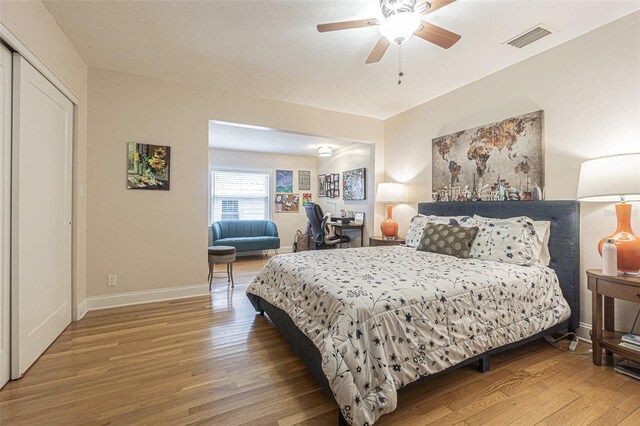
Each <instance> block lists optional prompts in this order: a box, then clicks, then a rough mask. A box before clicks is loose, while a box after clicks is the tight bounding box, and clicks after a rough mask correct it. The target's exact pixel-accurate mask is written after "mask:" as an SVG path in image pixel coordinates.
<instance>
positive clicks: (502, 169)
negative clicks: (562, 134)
mask: <svg viewBox="0 0 640 426" xmlns="http://www.w3.org/2000/svg"><path fill="white" fill-rule="evenodd" d="M543 148H544V111H536V112H532V113H529V114H524V115H519V116H517V117H512V118H507V119H506V120H502V121H500V122H497V123H491V124H487V125H484V126H479V127H475V128H473V129H468V130H462V131H460V132H456V133H452V134H450V135H446V136H441V137H438V138H435V139H433V141H432V182H433V187H432V196H433V201H528V200H541V199H543V194H544V192H543V190H544V156H543Z"/></svg>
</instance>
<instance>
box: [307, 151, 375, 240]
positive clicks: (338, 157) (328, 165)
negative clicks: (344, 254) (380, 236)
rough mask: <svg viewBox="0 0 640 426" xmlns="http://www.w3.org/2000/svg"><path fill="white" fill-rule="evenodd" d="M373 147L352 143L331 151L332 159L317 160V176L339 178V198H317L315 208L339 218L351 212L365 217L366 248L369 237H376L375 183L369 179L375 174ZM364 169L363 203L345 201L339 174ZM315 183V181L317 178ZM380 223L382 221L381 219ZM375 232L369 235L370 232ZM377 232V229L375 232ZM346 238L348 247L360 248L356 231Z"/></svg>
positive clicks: (349, 233)
mask: <svg viewBox="0 0 640 426" xmlns="http://www.w3.org/2000/svg"><path fill="white" fill-rule="evenodd" d="M373 151H374V150H373V145H370V144H363V143H355V144H351V145H349V146H345V147H343V148H339V149H336V150H334V151H333V155H332V156H331V157H318V162H317V164H318V174H325V175H327V174H331V173H338V174H339V175H340V198H329V197H323V198H318V204H320V207H322V210H323V211H324V212H325V213H328V212H331V213H336V214H337V215H339V214H340V210H341V209H344V210H352V211H354V212H364V213H365V221H366V223H365V228H364V230H363V232H364V245H368V241H369V238H368V236H369V235H373V234H375V233H376V232H375V229H374V223H378V222H375V221H374V217H373V212H374V210H375V204H374V199H375V191H374V188H375V182H374V179H372V178H371V173H372V172H373V171H374V163H375V158H374V154H373ZM361 167H364V168H366V169H367V172H366V173H367V176H366V177H367V194H366V197H367V199H366V200H363V201H344V200H343V199H342V196H343V193H342V173H343V172H345V171H347V170H353V169H359V168H361ZM315 177H316V180H317V176H315ZM381 220H382V219H381ZM372 229H374V231H373V232H372V231H371V230H372ZM376 229H377V228H376ZM345 235H348V236H349V237H351V240H352V241H353V243H352V244H351V247H357V246H359V245H360V234H359V233H358V232H357V231H350V232H347V231H345Z"/></svg>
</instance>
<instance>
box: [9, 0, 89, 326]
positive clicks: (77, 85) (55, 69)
mask: <svg viewBox="0 0 640 426" xmlns="http://www.w3.org/2000/svg"><path fill="white" fill-rule="evenodd" d="M0 22H2V24H3V25H4V26H5V27H6V28H7V29H8V30H9V31H10V32H11V33H12V34H13V35H14V36H15V37H16V38H17V39H18V40H20V42H21V43H22V44H23V45H25V46H26V48H27V49H28V50H29V51H30V52H31V53H33V54H34V55H35V56H36V57H37V58H38V60H39V61H40V62H42V63H43V64H44V65H45V66H46V67H47V68H48V69H49V71H51V72H52V73H53V74H54V75H55V76H56V77H57V78H58V79H59V80H60V81H61V82H62V83H63V84H64V85H65V86H66V88H67V89H68V90H69V91H71V92H72V93H73V95H74V96H75V97H76V98H77V99H78V104H77V105H76V108H75V117H74V153H73V156H74V159H73V175H74V176H73V185H74V188H73V216H74V225H73V290H74V291H73V298H74V303H73V304H74V305H75V306H78V305H80V304H81V303H82V302H83V301H84V299H85V297H86V198H85V197H84V196H81V190H82V191H84V189H85V188H86V170H87V168H86V156H87V70H88V69H87V65H86V64H85V63H84V61H83V60H82V58H81V57H80V55H78V53H77V52H76V50H75V48H74V47H73V46H72V45H71V43H70V42H69V40H68V39H67V37H66V36H65V34H64V33H63V32H62V30H61V29H60V27H58V25H57V23H56V21H55V20H54V19H53V17H52V16H51V15H50V14H49V12H48V11H47V9H46V8H45V6H44V5H43V4H42V3H41V2H40V1H5V0H3V1H2V2H1V3H0ZM75 315H76V312H74V316H75Z"/></svg>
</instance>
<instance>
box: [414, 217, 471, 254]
mask: <svg viewBox="0 0 640 426" xmlns="http://www.w3.org/2000/svg"><path fill="white" fill-rule="evenodd" d="M463 218H464V219H469V217H468V216H433V215H423V214H419V215H416V216H414V217H412V218H411V222H410V223H409V231H408V232H407V238H406V245H407V247H418V244H420V238H421V237H422V232H423V231H424V227H425V226H426V225H427V223H442V224H445V225H458V222H459V221H460V220H461V219H463Z"/></svg>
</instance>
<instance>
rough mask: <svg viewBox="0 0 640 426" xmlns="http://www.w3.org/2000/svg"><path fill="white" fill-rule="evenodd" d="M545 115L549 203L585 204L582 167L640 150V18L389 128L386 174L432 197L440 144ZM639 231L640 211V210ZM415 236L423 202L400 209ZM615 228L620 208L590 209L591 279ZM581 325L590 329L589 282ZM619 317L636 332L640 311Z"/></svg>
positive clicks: (587, 252) (586, 258)
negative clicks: (580, 196)
mask: <svg viewBox="0 0 640 426" xmlns="http://www.w3.org/2000/svg"><path fill="white" fill-rule="evenodd" d="M540 109H542V110H544V111H545V144H546V147H545V174H546V183H545V193H546V198H547V199H550V200H552V199H569V200H572V199H575V197H576V189H577V183H578V174H579V168H580V163H581V162H582V161H583V160H585V159H589V158H594V157H598V156H602V155H608V154H617V153H624V152H639V151H640V13H634V14H632V15H629V16H627V17H624V18H622V19H620V20H618V21H615V22H613V23H611V24H609V25H606V26H604V27H602V28H600V29H598V30H596V31H593V32H591V33H588V34H586V35H584V36H581V37H579V38H577V39H575V40H573V41H570V42H568V43H566V44H563V45H561V46H558V47H556V48H554V49H551V50H549V51H546V52H544V53H541V54H539V55H537V56H535V57H533V58H531V59H528V60H526V61H524V62H521V63H519V64H516V65H514V66H511V67H509V68H507V69H505V70H503V71H500V72H497V73H495V74H493V75H490V76H488V77H486V78H483V79H482V80H479V81H477V82H474V83H472V84H469V85H468V86H465V87H462V88H460V89H458V90H455V91H453V92H451V93H449V94H447V95H444V96H442V97H439V98H437V99H434V100H432V101H429V102H427V103H424V104H422V105H420V106H418V107H416V108H413V109H411V110H409V111H407V112H404V113H402V114H399V115H397V116H395V117H393V118H391V119H389V120H387V121H386V122H385V161H384V164H385V172H386V174H387V175H388V177H389V178H390V179H392V180H396V181H400V182H408V183H410V184H411V186H410V194H411V196H412V201H421V200H429V199H430V198H431V169H430V164H431V139H432V138H434V137H436V136H442V135H446V134H449V133H452V132H454V131H458V130H464V129H468V128H472V127H475V126H478V125H481V124H485V123H490V122H494V121H498V120H501V119H504V118H507V117H512V116H515V115H519V114H523V113H527V112H532V111H537V110H540ZM634 209H635V213H634V221H635V229H636V230H638V225H640V220H638V217H639V216H640V205H635V206H634ZM395 212H396V216H397V220H398V221H399V223H400V224H401V228H400V229H401V231H400V232H401V233H404V232H406V229H407V224H408V221H409V219H410V217H411V216H412V215H413V214H414V213H415V204H413V205H403V206H399V207H398V208H397V209H396V210H395ZM614 228H615V217H614V211H613V205H607V204H593V203H582V227H581V230H582V232H581V234H582V237H581V244H582V250H581V251H582V255H581V265H582V271H584V270H585V269H586V268H594V267H599V265H600V257H599V255H598V253H597V251H596V244H597V241H598V239H599V238H601V237H602V236H604V235H606V234H608V233H610V232H611V231H613V229H614ZM581 285H582V292H581V293H582V298H581V299H582V300H581V320H582V321H584V322H590V319H591V303H590V293H589V292H588V290H587V289H586V282H585V279H584V277H583V279H582V283H581ZM626 308H627V309H625V310H623V311H622V313H621V315H620V317H619V319H621V320H622V322H623V325H624V326H627V327H629V326H630V325H631V324H630V321H631V320H632V319H633V318H632V316H634V314H635V309H633V310H632V309H631V308H630V307H628V306H627V307H626Z"/></svg>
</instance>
